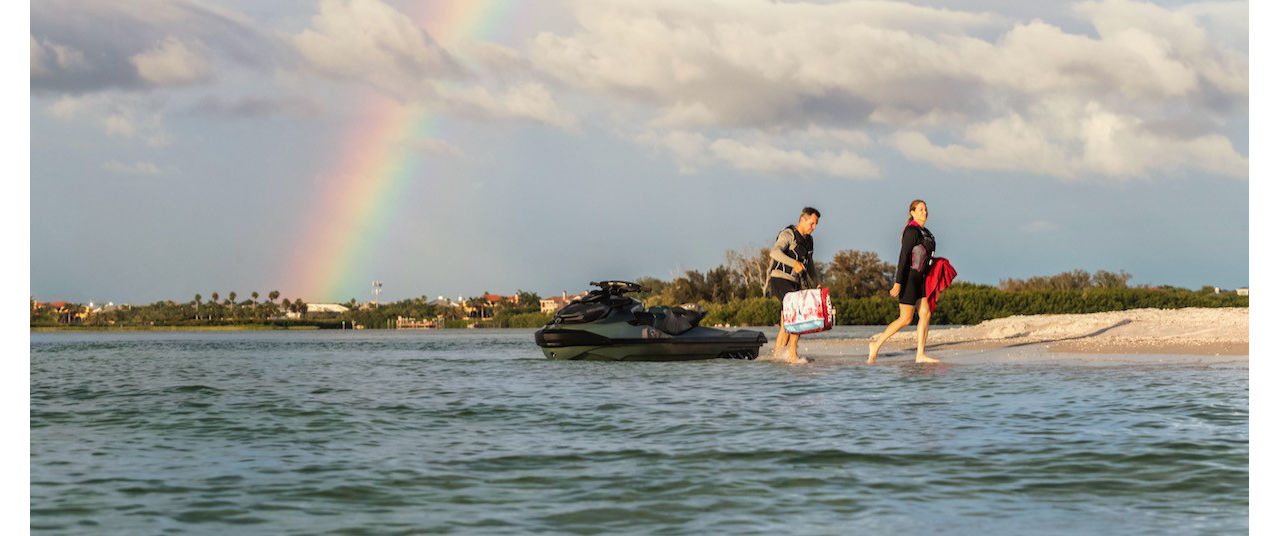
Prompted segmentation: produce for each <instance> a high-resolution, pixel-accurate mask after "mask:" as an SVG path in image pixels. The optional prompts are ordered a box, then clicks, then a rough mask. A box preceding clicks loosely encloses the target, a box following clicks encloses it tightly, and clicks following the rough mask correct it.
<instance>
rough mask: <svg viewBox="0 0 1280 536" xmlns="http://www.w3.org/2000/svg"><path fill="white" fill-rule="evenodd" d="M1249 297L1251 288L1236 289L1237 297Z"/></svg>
mask: <svg viewBox="0 0 1280 536" xmlns="http://www.w3.org/2000/svg"><path fill="white" fill-rule="evenodd" d="M1248 295H1249V287H1240V288H1238V289H1236V296H1248Z"/></svg>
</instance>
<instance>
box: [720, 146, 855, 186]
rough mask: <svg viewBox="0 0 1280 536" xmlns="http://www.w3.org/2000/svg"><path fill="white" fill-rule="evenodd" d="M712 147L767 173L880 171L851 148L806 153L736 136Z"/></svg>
mask: <svg viewBox="0 0 1280 536" xmlns="http://www.w3.org/2000/svg"><path fill="white" fill-rule="evenodd" d="M709 148H710V151H711V154H713V155H715V157H716V158H719V159H720V160H721V161H723V162H724V163H726V164H728V165H730V166H732V167H734V168H737V169H741V170H745V171H753V172H757V173H762V174H766V175H793V174H824V175H831V176H835V177H850V178H870V177H876V176H879V174H880V171H879V169H878V168H877V167H876V165H875V164H874V163H872V162H871V161H870V160H867V159H866V158H863V157H861V156H858V155H856V154H853V153H850V152H848V151H839V152H833V151H821V152H818V153H806V152H804V151H801V150H798V149H783V148H779V147H775V146H772V145H769V144H767V143H764V142H755V143H751V144H747V143H743V142H741V141H738V140H733V139H719V140H716V141H714V142H712V143H711V145H710V146H709Z"/></svg>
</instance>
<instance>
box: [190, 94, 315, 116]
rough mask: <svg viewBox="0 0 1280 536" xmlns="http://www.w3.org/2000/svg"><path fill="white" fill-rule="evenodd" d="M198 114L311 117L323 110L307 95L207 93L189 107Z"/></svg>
mask: <svg viewBox="0 0 1280 536" xmlns="http://www.w3.org/2000/svg"><path fill="white" fill-rule="evenodd" d="M188 111H190V112H192V113H196V114H203V115H215V116H227V117H238V118H257V117H271V116H293V117H311V116H315V115H318V114H319V113H320V112H321V107H320V104H319V103H317V102H315V101H314V100H311V99H309V98H305V97H290V98H274V97H241V98H232V99H226V98H222V97H219V96H217V95H206V96H205V97H203V98H201V99H200V100H199V101H196V103H195V104H194V105H192V106H190V107H189V108H188Z"/></svg>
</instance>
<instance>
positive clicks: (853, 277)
mask: <svg viewBox="0 0 1280 536" xmlns="http://www.w3.org/2000/svg"><path fill="white" fill-rule="evenodd" d="M893 272H894V267H893V265H891V264H889V263H887V262H884V261H883V260H881V259H880V256H879V255H877V254H875V253H874V252H871V251H858V250H852V249H845V250H841V251H837V252H836V254H835V256H833V257H832V258H831V262H830V263H829V264H828V265H827V283H828V285H829V286H830V288H831V293H832V294H833V295H834V296H838V297H841V298H866V297H869V296H875V295H878V294H882V293H885V292H888V291H889V288H890V287H892V286H893Z"/></svg>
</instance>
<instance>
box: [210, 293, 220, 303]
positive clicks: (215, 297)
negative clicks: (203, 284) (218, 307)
mask: <svg viewBox="0 0 1280 536" xmlns="http://www.w3.org/2000/svg"><path fill="white" fill-rule="evenodd" d="M209 299H211V300H213V302H212V303H218V293H217V292H210V293H209Z"/></svg>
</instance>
